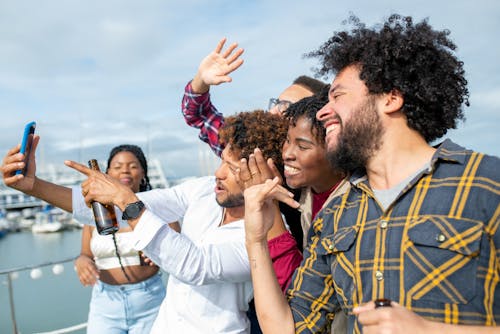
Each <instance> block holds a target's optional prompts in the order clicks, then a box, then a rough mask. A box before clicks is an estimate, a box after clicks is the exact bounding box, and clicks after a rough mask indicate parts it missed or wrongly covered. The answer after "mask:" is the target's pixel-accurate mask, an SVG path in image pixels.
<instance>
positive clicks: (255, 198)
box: [243, 177, 299, 243]
mask: <svg viewBox="0 0 500 334" xmlns="http://www.w3.org/2000/svg"><path fill="white" fill-rule="evenodd" d="M279 183H280V179H279V178H278V177H275V178H273V179H272V180H271V179H267V180H266V181H265V182H264V183H261V184H257V185H254V186H251V187H249V188H247V189H246V190H245V192H244V193H243V194H244V197H245V236H246V240H247V243H253V242H257V243H258V242H262V241H265V240H267V233H268V232H269V231H270V230H271V228H272V227H273V225H274V223H275V221H276V215H275V214H276V203H274V201H275V200H276V201H281V202H283V203H286V204H288V205H290V206H291V207H294V208H296V207H298V206H299V203H298V202H296V201H295V200H294V199H293V193H291V192H290V191H288V190H287V189H286V188H284V187H283V186H281V185H280V184H279Z"/></svg>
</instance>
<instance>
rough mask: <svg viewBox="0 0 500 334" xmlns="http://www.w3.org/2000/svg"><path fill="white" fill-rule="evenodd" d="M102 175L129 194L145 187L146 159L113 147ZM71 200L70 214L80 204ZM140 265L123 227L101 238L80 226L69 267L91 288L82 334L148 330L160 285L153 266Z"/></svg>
mask: <svg viewBox="0 0 500 334" xmlns="http://www.w3.org/2000/svg"><path fill="white" fill-rule="evenodd" d="M106 173H107V174H108V175H110V176H112V177H114V178H116V179H118V180H120V182H121V183H123V184H126V185H128V186H130V188H131V189H132V190H133V191H134V192H139V191H145V190H150V189H151V186H150V185H149V178H148V176H147V163H146V159H145V157H144V154H143V152H142V150H141V149H140V148H139V147H137V146H135V145H121V146H117V147H115V148H113V149H112V150H111V152H110V155H109V159H108V165H107V168H106ZM72 198H73V212H78V211H79V210H78V207H81V206H82V205H83V206H85V202H84V200H83V197H82V196H81V193H80V192H78V193H77V194H75V193H73V196H72ZM141 263H142V258H141V256H140V254H139V252H138V251H137V250H135V249H134V247H133V240H132V230H131V228H130V227H129V226H125V227H124V226H120V229H119V230H118V232H117V233H116V234H115V235H104V236H103V235H99V234H98V233H97V231H96V228H95V227H92V226H89V225H84V228H83V233H82V249H81V254H80V256H79V257H78V258H77V259H76V261H75V266H76V269H77V273H78V277H79V278H80V281H81V283H82V284H83V285H94V290H93V292H92V300H91V302H90V310H89V319H88V326H87V333H128V332H129V331H130V332H137V333H148V332H149V329H150V327H151V325H152V324H153V322H154V320H155V318H156V314H157V313H158V310H159V307H160V305H161V302H162V301H163V298H164V297H165V286H164V284H163V281H162V280H161V279H160V277H159V276H158V271H159V268H158V267H157V266H156V265H142V266H141ZM122 310H123V311H122ZM116 328H121V330H119V331H117V330H116Z"/></svg>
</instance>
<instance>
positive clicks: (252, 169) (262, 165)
mask: <svg viewBox="0 0 500 334" xmlns="http://www.w3.org/2000/svg"><path fill="white" fill-rule="evenodd" d="M275 177H277V178H278V179H279V183H280V184H282V181H283V180H282V178H281V174H280V173H279V171H278V169H277V168H276V166H275V165H274V162H273V160H272V159H271V158H269V159H267V160H266V159H264V155H263V154H262V151H261V150H260V149H259V148H258V147H257V148H255V150H254V153H253V154H250V156H249V157H248V161H247V159H245V158H243V159H241V160H240V164H239V168H238V171H237V174H236V181H237V182H238V184H239V185H240V187H241V188H242V189H243V190H245V189H247V188H249V187H251V186H253V185H257V184H261V183H264V182H265V181H266V180H270V179H273V178H275Z"/></svg>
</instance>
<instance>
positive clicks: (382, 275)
mask: <svg viewBox="0 0 500 334" xmlns="http://www.w3.org/2000/svg"><path fill="white" fill-rule="evenodd" d="M375 278H376V279H377V281H381V280H383V279H384V273H382V272H381V271H378V270H377V272H375Z"/></svg>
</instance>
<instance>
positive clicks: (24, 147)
mask: <svg viewBox="0 0 500 334" xmlns="http://www.w3.org/2000/svg"><path fill="white" fill-rule="evenodd" d="M35 128H36V122H29V123H28V124H26V126H25V127H24V133H23V140H22V141H21V150H20V151H19V152H20V153H22V154H26V152H28V153H29V152H30V151H31V144H32V143H33V135H34V134H35ZM28 161H29V159H28V156H27V155H26V156H25V157H24V162H25V163H26V165H25V166H24V168H23V169H18V170H16V175H18V174H23V175H25V173H26V170H27V169H28Z"/></svg>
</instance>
